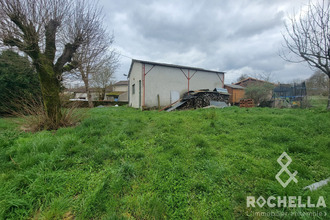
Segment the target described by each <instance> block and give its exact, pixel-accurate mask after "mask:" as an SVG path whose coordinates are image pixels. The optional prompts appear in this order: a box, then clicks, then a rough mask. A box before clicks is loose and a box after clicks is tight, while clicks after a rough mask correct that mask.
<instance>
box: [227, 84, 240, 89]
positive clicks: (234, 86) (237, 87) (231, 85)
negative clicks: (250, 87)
mask: <svg viewBox="0 0 330 220" xmlns="http://www.w3.org/2000/svg"><path fill="white" fill-rule="evenodd" d="M225 86H228V87H230V88H233V89H244V87H242V86H239V85H233V84H225Z"/></svg>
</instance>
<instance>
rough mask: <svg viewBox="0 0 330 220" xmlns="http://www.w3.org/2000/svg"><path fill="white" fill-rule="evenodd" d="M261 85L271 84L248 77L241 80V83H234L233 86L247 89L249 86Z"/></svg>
mask: <svg viewBox="0 0 330 220" xmlns="http://www.w3.org/2000/svg"><path fill="white" fill-rule="evenodd" d="M262 83H270V84H273V83H271V82H267V81H264V80H260V79H255V78H252V77H249V78H246V79H243V80H241V81H239V82H237V83H234V85H238V86H242V87H248V86H250V85H257V84H262Z"/></svg>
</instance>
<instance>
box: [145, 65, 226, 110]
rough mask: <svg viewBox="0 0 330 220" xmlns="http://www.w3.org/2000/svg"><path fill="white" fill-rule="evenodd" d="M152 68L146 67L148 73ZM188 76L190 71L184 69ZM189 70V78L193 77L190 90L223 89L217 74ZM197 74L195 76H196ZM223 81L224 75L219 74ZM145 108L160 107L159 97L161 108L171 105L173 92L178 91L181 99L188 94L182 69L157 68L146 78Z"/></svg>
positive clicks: (186, 82) (150, 66) (186, 81)
mask: <svg viewBox="0 0 330 220" xmlns="http://www.w3.org/2000/svg"><path fill="white" fill-rule="evenodd" d="M151 68H152V65H148V64H146V65H145V69H146V72H148V71H149V70H150V69H151ZM182 70H183V71H184V72H185V74H186V75H187V76H188V70H187V69H182ZM195 72H196V71H195V70H189V76H190V77H192V78H191V79H190V82H189V90H198V89H209V90H213V89H214V88H223V86H224V85H223V82H222V81H220V79H219V77H218V76H217V74H216V73H213V72H205V71H197V72H196V73H195ZM194 73H195V74H194ZM193 74H194V75H193ZM219 75H220V76H221V78H222V79H223V74H219ZM145 81H146V85H145V90H146V93H145V106H146V107H155V106H158V95H159V99H160V103H159V104H160V106H167V105H169V104H171V91H177V92H178V93H179V94H180V97H182V95H183V94H184V93H186V92H188V79H187V78H186V76H185V75H184V74H183V73H182V71H181V69H180V68H173V67H166V66H155V67H154V68H153V69H152V70H151V71H150V72H149V73H148V74H147V75H146V77H145Z"/></svg>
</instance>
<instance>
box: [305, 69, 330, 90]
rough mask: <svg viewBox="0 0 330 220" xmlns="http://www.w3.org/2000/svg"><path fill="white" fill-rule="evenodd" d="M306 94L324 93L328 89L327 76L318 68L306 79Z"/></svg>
mask: <svg viewBox="0 0 330 220" xmlns="http://www.w3.org/2000/svg"><path fill="white" fill-rule="evenodd" d="M306 86H307V92H308V95H326V94H327V93H328V91H329V77H328V76H327V75H325V74H324V73H323V72H321V71H320V70H318V71H315V73H314V74H313V75H312V76H311V77H310V78H309V79H307V80H306Z"/></svg>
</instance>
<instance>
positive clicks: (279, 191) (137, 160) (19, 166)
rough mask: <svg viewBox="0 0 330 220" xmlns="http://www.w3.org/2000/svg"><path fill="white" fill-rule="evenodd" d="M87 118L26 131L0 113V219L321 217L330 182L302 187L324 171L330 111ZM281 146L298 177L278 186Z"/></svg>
mask: <svg viewBox="0 0 330 220" xmlns="http://www.w3.org/2000/svg"><path fill="white" fill-rule="evenodd" d="M88 115H89V116H88V117H86V119H84V120H83V121H82V122H81V124H79V125H78V126H77V127H74V128H63V129H60V130H58V131H56V132H51V131H43V132H39V133H35V134H31V133H22V132H19V131H18V130H16V126H15V124H14V123H13V119H0V219H6V218H7V219H234V218H236V219H246V218H251V219H253V218H255V219H260V217H257V216H254V217H253V216H250V217H248V216H247V214H248V215H251V213H253V212H267V211H274V212H282V211H283V212H287V213H293V212H305V211H315V212H316V211H318V212H321V211H323V212H327V214H328V216H329V215H330V212H329V208H328V207H329V206H330V185H327V186H325V187H323V188H321V189H319V190H317V191H313V192H310V191H306V190H303V187H305V186H307V185H310V184H312V183H314V182H316V181H320V180H323V179H326V178H328V177H330V163H329V161H330V112H326V111H324V110H320V109H312V110H302V109H266V108H253V109H239V108H236V107H232V108H226V109H200V110H194V111H181V112H171V113H167V112H160V113H159V112H156V111H145V112H141V111H139V110H134V109H129V108H125V107H119V108H95V109H92V110H90V111H89V113H88ZM284 151H285V152H287V153H288V155H289V156H290V157H291V158H292V160H293V161H292V163H291V164H290V166H289V167H288V169H289V170H290V171H291V172H294V171H295V170H296V171H298V174H297V176H296V178H297V179H298V183H294V182H291V183H290V184H289V185H288V186H287V187H286V188H283V187H282V186H281V185H280V184H279V183H278V181H277V180H276V179H275V175H276V174H277V173H278V172H279V171H280V170H281V166H280V165H279V164H278V163H277V161H276V160H277V158H278V157H279V156H280V155H281V154H282V153H283V152H284ZM282 178H283V180H284V179H285V178H288V177H286V176H285V174H283V176H282ZM247 196H255V197H257V198H258V197H259V196H263V197H264V198H267V197H269V196H303V201H304V202H306V198H307V196H311V199H312V202H313V203H316V202H317V198H319V196H323V197H324V199H325V201H326V202H327V206H328V207H327V208H266V207H263V208H260V207H256V208H247V206H246V197H247ZM264 218H265V217H263V218H261V219H264ZM266 218H267V217H266ZM269 218H270V217H269ZM284 218H285V219H286V218H287V219H292V218H293V219H310V217H290V216H289V217H288V216H287V217H284ZM316 219H317V218H316ZM319 219H322V218H319Z"/></svg>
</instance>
